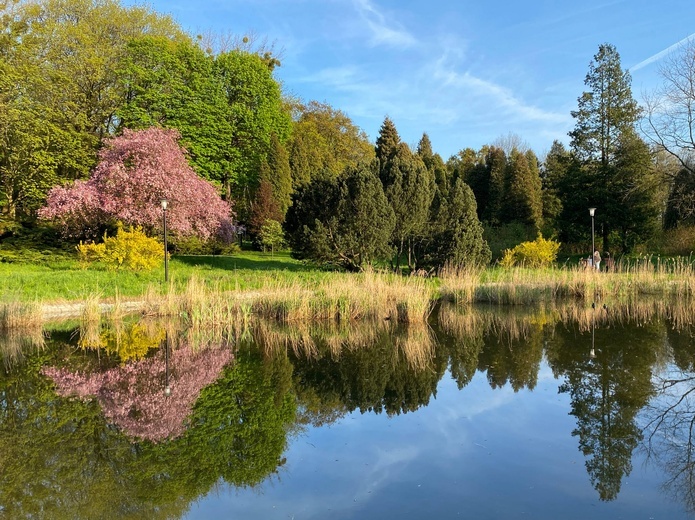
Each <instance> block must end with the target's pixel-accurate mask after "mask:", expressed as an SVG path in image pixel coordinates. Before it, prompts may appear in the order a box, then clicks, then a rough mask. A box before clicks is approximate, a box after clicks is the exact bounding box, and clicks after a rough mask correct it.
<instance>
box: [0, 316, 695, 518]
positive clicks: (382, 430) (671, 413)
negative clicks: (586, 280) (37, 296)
mask: <svg viewBox="0 0 695 520" xmlns="http://www.w3.org/2000/svg"><path fill="white" fill-rule="evenodd" d="M692 314H693V311H692V310H691V309H690V308H688V309H683V308H668V307H665V306H663V305H661V306H660V305H656V304H655V305H646V306H644V305H643V306H641V307H630V308H624V309H613V308H610V307H609V308H602V307H599V306H597V308H595V309H594V308H583V307H576V306H575V307H568V308H553V309H547V308H543V309H509V308H498V307H493V308H489V307H474V308H469V307H466V308H457V307H453V306H451V307H450V306H445V307H442V308H440V309H437V310H436V312H435V313H434V314H433V316H432V320H431V323H430V324H429V326H426V325H417V326H410V327H407V326H399V325H396V324H392V323H389V322H384V323H379V324H364V323H362V324H353V325H332V326H326V325H311V326H293V327H289V326H281V325H278V324H270V323H261V322H258V323H251V324H247V326H245V327H244V329H243V330H241V329H233V328H231V327H230V328H226V329H223V330H221V331H218V332H219V334H213V333H211V331H212V329H214V327H210V328H209V329H208V330H197V331H191V330H187V329H186V328H185V327H183V326H181V325H180V324H176V325H174V324H171V323H166V324H162V323H154V322H126V323H121V322H119V323H102V324H99V325H97V326H96V328H95V327H91V328H90V327H78V326H77V325H74V326H72V325H70V324H66V325H63V326H62V327H61V328H56V329H55V330H51V331H48V332H47V333H46V334H45V336H46V337H47V339H45V340H42V339H41V338H31V337H26V336H22V335H18V334H14V335H11V336H5V337H3V338H1V339H0V351H2V355H3V361H4V362H3V364H2V367H1V368H0V468H2V471H1V472H0V518H11V519H14V518H50V519H59V518H70V519H73V518H84V519H101V518H109V519H110V518H128V519H134V518H147V519H154V518H190V519H198V518H200V519H203V518H205V519H208V518H235V519H236V518H258V519H275V518H277V519H287V518H294V519H320V518H331V519H350V518H359V519H370V518H374V519H377V518H378V519H383V518H427V519H435V518H475V519H485V518H491V519H492V518H505V519H508V518H536V519H545V518H547V519H557V518H569V519H571V518H577V519H580V518H581V519H585V518H592V519H596V518H607V519H608V518H610V519H615V518H626V519H633V518H635V519H636V518H644V519H651V518H654V519H662V518H663V519H681V518H683V519H685V518H695V514H693V513H692V511H693V510H695V453H694V452H693V439H692V434H693V424H695V402H691V397H690V394H691V392H693V391H694V390H695V335H694V334H695V322H693V321H692V318H693V316H692ZM167 388H168V391H166V389H167Z"/></svg>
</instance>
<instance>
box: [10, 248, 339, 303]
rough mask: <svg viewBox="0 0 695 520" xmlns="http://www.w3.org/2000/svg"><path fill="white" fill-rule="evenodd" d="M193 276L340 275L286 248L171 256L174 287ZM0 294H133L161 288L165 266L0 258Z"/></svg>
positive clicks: (50, 297) (21, 297) (247, 281)
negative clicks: (141, 268) (134, 268)
mask: <svg viewBox="0 0 695 520" xmlns="http://www.w3.org/2000/svg"><path fill="white" fill-rule="evenodd" d="M193 276H195V277H196V278H198V279H199V280H200V281H201V282H203V283H205V284H206V285H208V286H210V287H214V288H218V289H220V290H236V289H238V290H252V289H256V288H259V287H262V286H263V285H264V284H267V283H269V282H271V281H275V282H287V283H288V284H290V283H295V282H300V283H301V282H303V283H311V282H312V281H315V282H317V283H318V282H320V281H323V280H325V279H326V278H328V277H334V276H344V275H343V274H338V273H331V272H329V271H325V270H321V269H319V268H316V267H314V266H311V265H309V264H305V263H303V262H300V261H298V260H295V259H293V258H291V257H290V255H289V254H288V253H275V254H274V255H271V254H270V253H258V252H242V253H239V254H238V255H234V256H175V257H172V258H171V260H170V262H169V277H170V280H171V282H172V284H173V286H174V288H176V289H179V288H181V287H184V286H185V285H186V284H187V283H188V281H189V280H190V279H191V277H193ZM0 287H2V293H1V294H0V299H1V300H4V301H12V300H16V301H34V300H40V301H43V302H52V301H55V302H59V301H69V300H82V299H84V298H86V297H89V296H94V295H98V296H99V297H100V298H103V299H109V298H112V297H114V296H115V295H116V294H118V295H119V296H121V297H124V298H128V297H135V296H139V295H142V294H144V293H145V292H146V291H147V290H148V289H155V290H156V291H164V290H165V288H166V284H165V282H164V266H163V265H162V267H161V269H154V270H152V271H147V272H131V271H110V270H107V269H106V268H103V267H99V266H90V267H89V268H85V267H83V266H82V265H80V263H79V262H78V261H77V260H75V259H74V258H71V257H70V256H69V255H66V254H61V253H60V252H55V253H53V254H50V253H47V254H44V255H40V256H39V257H36V256H32V257H31V258H30V260H29V261H23V260H17V261H13V262H11V263H8V262H0Z"/></svg>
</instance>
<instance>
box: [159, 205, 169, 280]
mask: <svg viewBox="0 0 695 520" xmlns="http://www.w3.org/2000/svg"><path fill="white" fill-rule="evenodd" d="M161 204H162V220H163V222H164V281H165V282H168V281H169V255H167V206H168V205H169V201H167V199H162V201H161Z"/></svg>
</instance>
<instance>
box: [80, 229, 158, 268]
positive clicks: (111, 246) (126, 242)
mask: <svg viewBox="0 0 695 520" xmlns="http://www.w3.org/2000/svg"><path fill="white" fill-rule="evenodd" d="M77 253H78V257H79V259H80V261H82V262H85V263H92V262H101V263H103V264H104V265H106V267H108V268H109V269H129V270H131V271H146V270H149V269H153V268H154V267H156V266H158V265H160V264H161V263H162V260H164V248H163V246H162V244H161V243H160V242H159V241H158V240H157V239H155V238H150V237H148V236H147V235H145V233H143V232H142V230H141V229H140V228H134V229H133V228H131V229H130V230H124V229H123V228H122V227H119V228H118V231H117V232H116V236H115V237H108V236H106V235H104V242H102V243H101V244H94V243H91V244H83V243H82V242H80V245H78V246H77Z"/></svg>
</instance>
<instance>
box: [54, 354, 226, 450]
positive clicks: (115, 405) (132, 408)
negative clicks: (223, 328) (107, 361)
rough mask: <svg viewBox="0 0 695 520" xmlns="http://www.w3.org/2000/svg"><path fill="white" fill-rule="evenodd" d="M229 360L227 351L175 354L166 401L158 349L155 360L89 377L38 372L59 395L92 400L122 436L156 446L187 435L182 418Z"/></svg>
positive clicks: (162, 356) (163, 362) (58, 370)
mask: <svg viewBox="0 0 695 520" xmlns="http://www.w3.org/2000/svg"><path fill="white" fill-rule="evenodd" d="M231 359H232V352H231V350H230V349H229V348H222V347H220V348H212V347H211V348H207V349H193V348H191V347H189V346H185V347H181V348H177V349H173V350H172V352H171V355H170V359H169V379H168V381H167V382H168V386H169V387H170V389H171V393H170V395H168V396H167V395H166V394H165V392H164V389H165V384H166V383H167V382H165V376H166V370H167V367H166V359H165V354H164V351H163V350H161V349H160V350H159V351H158V352H157V354H156V355H155V356H153V357H149V358H145V359H141V360H139V361H136V362H129V363H126V364H124V365H122V366H119V367H115V368H111V369H109V370H106V371H105V372H97V373H91V374H87V373H83V372H72V371H70V370H67V369H63V368H56V367H45V368H43V369H42V373H43V374H44V375H46V376H48V377H50V378H51V379H53V381H54V382H55V384H56V387H57V392H58V394H59V395H62V396H70V395H72V396H77V397H79V398H82V399H86V398H91V397H96V399H97V400H98V401H99V404H101V407H102V410H103V412H104V416H105V417H106V419H107V420H108V421H109V422H111V423H113V424H115V425H117V426H118V427H119V428H121V430H123V432H124V433H125V434H126V435H128V436H130V437H135V438H139V439H146V440H150V441H152V442H159V441H162V440H165V439H170V438H175V437H178V436H179V435H181V434H182V433H183V432H184V431H185V429H186V418H187V417H188V416H189V415H190V414H191V411H192V409H193V404H194V403H195V401H196V400H197V399H198V396H199V395H200V391H201V390H202V389H203V388H205V387H206V386H208V385H210V384H212V383H214V382H215V380H217V378H219V377H220V375H221V374H222V370H223V368H224V366H225V365H226V364H227V363H229V362H230V361H231Z"/></svg>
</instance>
